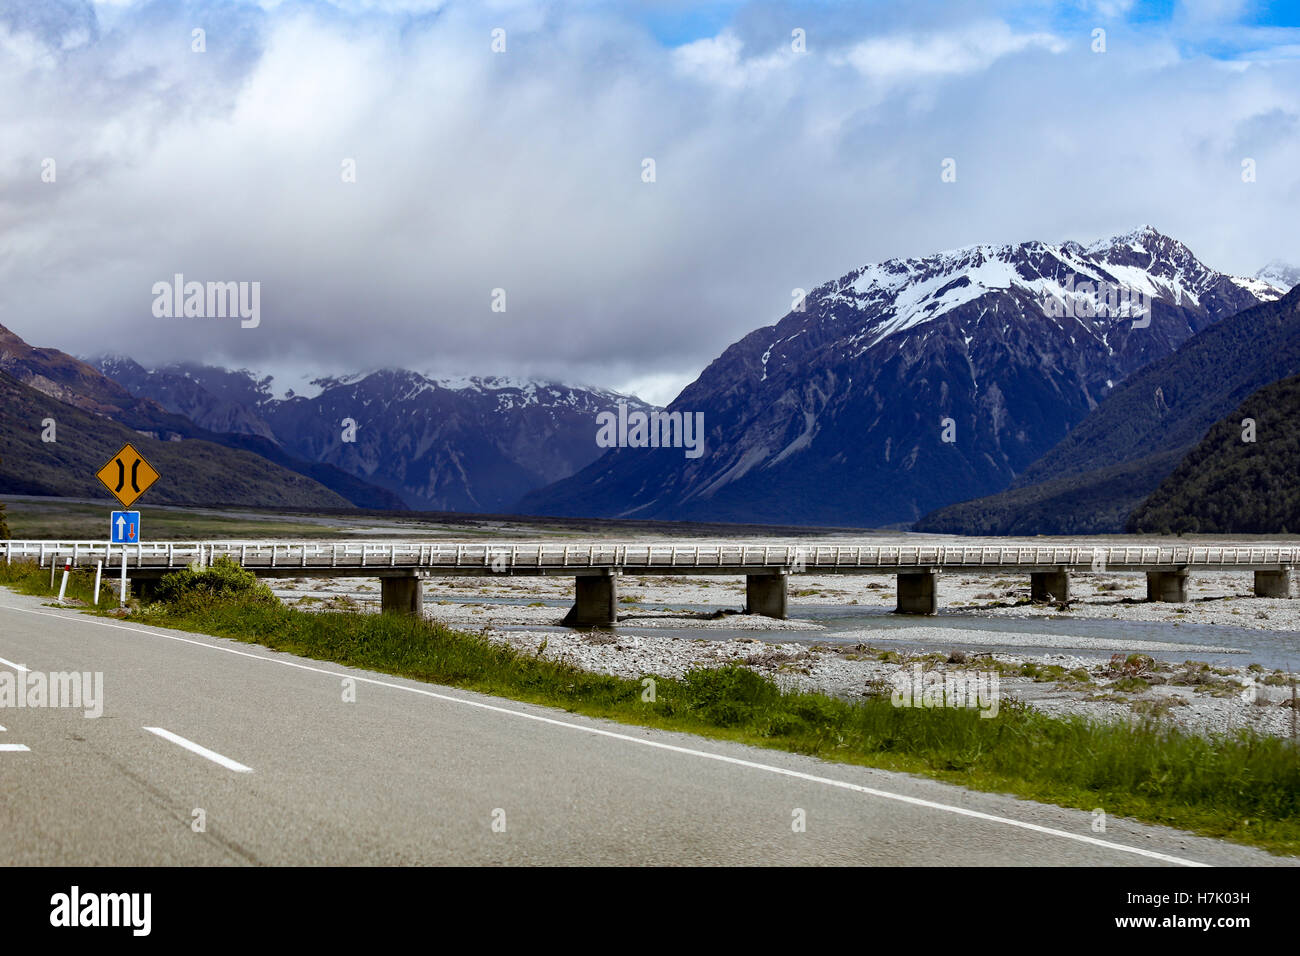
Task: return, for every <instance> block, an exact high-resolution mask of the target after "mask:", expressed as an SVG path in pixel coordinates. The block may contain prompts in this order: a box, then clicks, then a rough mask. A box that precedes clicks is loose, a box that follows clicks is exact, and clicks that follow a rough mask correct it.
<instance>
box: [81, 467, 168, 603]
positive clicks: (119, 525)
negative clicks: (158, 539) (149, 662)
mask: <svg viewBox="0 0 1300 956" xmlns="http://www.w3.org/2000/svg"><path fill="white" fill-rule="evenodd" d="M95 477H96V478H98V479H99V480H100V481H101V482H103V483H104V487H105V488H107V489H108V490H109V491H110V492H112V493H113V497H114V498H116V499H117V500H118V501H120V502H121V503H122V507H123V508H129V507H131V505H133V504H135V503H136V501H138V500H139V498H140V496H141V495H143V494H144V493H145V492H146V491H148V490H149V489H150V488H151V487H153V483H154V482H155V481H157V480H158V479H159V477H161V476H160V475H159V474H158V472H157V471H155V470H154V467H153V465H151V464H149V462H147V461H145V459H144V456H143V455H141V454H140V453H139V452H138V451H136V450H135V448H134V446H132V445H131V444H130V443H129V442H128V443H127V444H125V445H123V446H122V450H121V451H119V452H118V453H117V454H116V455H114V456H113V458H112V460H110V461H109V462H108V464H106V465H104V467H103V468H101V469H99V471H97V472H96V473H95ZM108 540H109V548H108V554H106V555H105V561H106V562H107V560H108V558H109V556H110V555H111V554H112V551H113V547H112V546H113V545H115V544H120V545H121V546H122V586H121V591H120V592H119V593H118V600H119V604H118V606H119V607H126V548H127V545H131V544H139V543H140V512H138V511H114V512H113V513H112V514H111V515H110V516H109V523H108ZM138 563H139V562H138V561H137V565H138Z"/></svg>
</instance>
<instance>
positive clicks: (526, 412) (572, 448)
mask: <svg viewBox="0 0 1300 956" xmlns="http://www.w3.org/2000/svg"><path fill="white" fill-rule="evenodd" d="M95 363H96V365H97V366H98V367H99V368H101V369H103V370H104V372H105V373H106V374H109V375H111V376H113V377H114V378H115V379H117V381H119V382H121V383H122V384H123V385H124V386H125V387H126V388H127V389H129V390H130V391H131V392H132V393H134V394H135V395H137V396H139V397H142V398H144V397H147V398H150V399H153V400H155V401H157V402H159V403H161V404H162V405H163V406H165V407H166V408H168V409H171V410H173V411H183V412H185V414H187V415H189V416H191V417H193V418H194V419H195V420H196V421H198V422H200V423H202V424H205V425H206V426H207V427H213V426H215V425H220V426H222V427H226V428H229V429H231V430H233V431H241V432H243V433H245V434H247V435H250V436H258V437H261V436H269V437H270V438H272V439H273V440H274V441H276V442H277V443H278V444H279V445H280V446H281V447H282V448H283V449H284V450H285V451H287V452H289V453H291V454H293V455H295V456H297V457H299V458H303V459H307V460H309V461H313V462H321V463H324V464H327V465H331V466H335V467H337V468H340V469H342V470H344V471H345V472H347V473H348V474H350V475H353V476H356V477H357V478H360V479H362V480H364V481H365V482H367V483H368V484H371V485H375V486H379V487H381V488H384V489H387V490H388V491H390V492H391V493H393V494H395V495H400V496H401V498H402V499H403V500H404V501H405V502H406V503H407V504H408V505H409V506H411V507H413V508H417V509H424V510H437V511H469V512H503V511H506V510H508V509H509V508H510V506H511V505H513V504H514V503H515V502H516V501H518V500H519V498H520V497H521V496H522V495H523V494H525V493H526V492H528V491H530V490H533V489H535V488H538V487H541V486H543V485H546V484H549V483H551V482H553V481H556V480H558V479H560V478H563V477H565V476H567V475H570V474H572V473H573V472H575V471H577V470H579V469H580V468H582V467H584V466H585V465H587V464H589V463H590V462H592V461H593V460H595V458H596V457H597V456H598V455H599V454H600V452H601V449H600V448H599V447H598V446H597V444H596V432H597V426H596V416H597V415H598V414H599V413H600V412H601V411H608V410H613V409H615V408H616V407H617V405H618V404H619V403H623V404H625V405H627V406H628V407H629V408H631V409H639V410H650V409H651V408H652V406H650V405H647V404H645V403H643V402H641V401H640V400H638V399H636V398H634V397H632V396H627V395H621V394H618V393H616V392H612V391H608V390H605V389H598V388H586V387H580V386H571V385H563V384H560V383H556V382H538V381H525V380H516V379H507V378H490V377H488V378H463V379H458V380H448V379H435V378H431V377H428V376H425V375H422V374H420V373H418V372H412V371H407V370H402V369H382V370H379V371H375V372H370V373H366V374H359V375H352V376H346V377H341V378H329V377H326V378H320V379H316V380H315V381H313V382H311V383H310V384H309V386H307V389H306V390H304V391H302V392H301V393H299V394H295V393H293V392H292V391H289V392H287V393H284V394H283V395H280V394H277V393H276V391H275V390H274V389H273V379H272V378H270V377H269V376H259V375H256V374H254V373H253V372H250V371H248V370H246V369H241V370H236V371H231V370H228V369H223V368H216V367H212V366H201V365H193V364H190V365H171V366H165V367H162V368H158V369H145V368H143V367H141V366H140V365H138V364H136V363H134V362H131V361H129V360H126V359H122V358H121V357H114V356H106V357H102V358H99V359H96V360H95ZM301 388H302V387H301V386H300V389H301ZM349 421H350V422H352V423H354V427H352V428H349V427H348V425H347V423H348V422H349Z"/></svg>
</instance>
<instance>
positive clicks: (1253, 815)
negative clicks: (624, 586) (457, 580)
mask: <svg viewBox="0 0 1300 956" xmlns="http://www.w3.org/2000/svg"><path fill="white" fill-rule="evenodd" d="M74 579H75V580H74V584H73V585H72V586H71V587H70V593H71V594H72V595H73V596H76V597H78V598H81V599H82V600H86V601H88V600H89V587H90V578H88V576H87V575H85V574H78V575H74ZM0 583H3V584H7V585H9V586H11V587H14V588H15V589H17V590H20V591H23V592H26V593H29V594H46V593H48V588H49V572H48V570H46V571H41V570H38V569H35V568H33V567H32V566H30V565H27V566H23V565H14V566H12V567H6V566H3V565H0ZM134 619H136V620H139V621H141V622H143V623H149V624H157V625H161V626H167V627H172V628H177V629H181V630H188V631H194V632H199V633H204V634H212V635H219V636H222V637H228V638H233V639H235V640H239V641H244V642H247V643H255V644H260V645H263V646H265V647H269V648H273V649H275V650H279V651H287V652H289V653H292V654H297V655H299V656H302V657H309V658H313V659H316V660H321V661H333V662H336V663H338V664H345V665H348V666H352V667H361V668H366V669H369V670H374V671H379V672H381V673H386V674H393V675H398V676H402V677H408V678H413V679H415V680H422V681H429V682H434V683H439V684H446V685H450V686H455V687H462V688H465V689H468V690H474V691H479V692H482V693H486V694H492V695H496V696H500V697H508V698H512V699H514V700H520V701H527V702H530V703H534V704H541V705H545V706H549V707H559V708H563V709H564V710H567V711H570V712H572V713H579V714H584V715H587V716H591V717H600V718H607V719H611V720H616V721H621V722H623V723H628V724H637V725H642V726H649V727H657V728H662V729H665V730H676V731H685V732H688V733H693V734H700V735H703V736H708V737H714V738H718V739H725V740H734V741H740V742H743V743H747V744H753V745H757V746H760V747H769V748H774V749H780V750H786V751H791V752H794V753H802V754H810V755H814V756H817V757H822V758H825V759H828V760H835V761H841V762H845V763H854V764H863V765H867V766H872V767H881V768H884V769H889V770H900V771H907V772H912V773H919V774H924V775H927V776H930V777H934V778H937V779H940V780H944V781H948V782H952V783H957V784H963V785H965V786H968V787H972V788H974V789H977V790H986V791H995V792H1005V793H1012V794H1015V795H1017V796H1021V797H1025V798H1028V799H1033V800H1039V801H1043V802H1047V803H1054V804H1058V805H1061V806H1068V807H1076V808H1080V809H1084V810H1093V809H1095V808H1098V807H1100V808H1102V809H1103V810H1105V812H1106V813H1107V814H1108V815H1110V816H1123V817H1131V818H1134V819H1138V820H1142V821H1146V822H1149V823H1157V824H1164V825H1167V826H1173V827H1179V828H1182V829H1186V830H1190V831H1193V832H1196V833H1199V834H1202V835H1205V836H1211V837H1220V838H1226V839H1230V840H1234V841H1238V842H1241V843H1247V844H1252V845H1255V846H1259V847H1262V848H1264V849H1267V850H1269V851H1271V852H1274V853H1280V854H1293V855H1294V854H1300V821H1298V820H1297V810H1298V809H1300V754H1298V752H1297V750H1296V748H1295V747H1294V746H1292V745H1291V744H1290V743H1289V742H1287V741H1283V740H1278V739H1275V738H1264V737H1257V736H1251V735H1248V734H1246V733H1245V732H1241V733H1239V734H1238V735H1236V736H1233V737H1221V738H1214V739H1207V738H1203V737H1200V736H1196V735H1192V734H1187V733H1183V732H1180V731H1178V730H1177V729H1174V728H1170V727H1167V726H1162V725H1160V724H1159V723H1156V722H1148V723H1144V724H1142V725H1140V726H1129V725H1124V724H1106V723H1098V722H1095V721H1089V720H1085V719H1083V718H1055V717H1047V716H1045V715H1043V714H1041V713H1039V712H1036V711H1034V710H1032V709H1029V708H1025V707H1022V706H1017V705H1015V704H1012V703H1010V702H1008V701H1003V703H1002V706H1001V709H1000V711H999V714H998V716H997V717H996V718H993V719H986V718H981V717H979V716H978V712H976V711H973V710H966V709H943V708H934V709H919V708H905V707H894V706H893V705H892V704H891V703H890V701H889V699H888V698H887V697H881V698H869V699H867V700H865V701H853V702H850V701H845V700H840V699H837V698H834V697H830V696H827V695H823V694H814V693H783V692H782V691H781V690H780V689H779V688H777V686H776V685H775V684H773V683H772V682H771V681H769V680H767V679H765V678H763V677H761V676H759V675H757V674H755V673H753V672H752V671H750V670H748V669H745V668H740V667H734V666H728V667H723V668H719V669H716V670H696V671H693V672H691V673H690V674H688V675H686V677H685V678H683V679H681V680H673V679H668V678H655V679H654V682H655V683H654V700H653V701H648V700H646V699H645V698H646V696H647V694H646V687H645V686H644V684H643V682H642V681H639V680H628V679H623V678H618V677H609V676H604V675H600V674H592V673H588V672H586V671H582V670H579V669H577V668H575V667H572V666H570V665H566V664H561V663H556V662H553V661H547V660H543V659H541V658H538V657H534V656H532V655H528V654H523V653H520V652H518V651H515V650H513V649H510V648H508V647H505V646H502V645H500V644H496V643H493V642H491V641H489V640H486V639H485V638H482V637H479V636H476V635H471V634H463V633H459V632H456V631H451V630H448V629H447V628H444V627H442V626H440V625H438V624H436V623H433V622H430V621H425V620H415V619H409V618H403V617H398V616H388V615H377V614H356V613H317V612H306V611H299V610H294V609H292V608H289V607H285V606H283V605H281V604H279V603H278V602H270V601H267V600H266V599H264V598H263V599H257V598H245V599H235V600H229V599H226V600H217V599H212V598H204V599H201V600H195V601H189V602H185V603H182V604H181V605H179V606H172V605H165V604H155V605H152V606H150V607H148V608H144V609H140V610H138V611H137V612H136V614H135V615H134Z"/></svg>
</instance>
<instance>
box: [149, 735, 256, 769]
mask: <svg viewBox="0 0 1300 956" xmlns="http://www.w3.org/2000/svg"><path fill="white" fill-rule="evenodd" d="M144 729H145V730H147V731H149V733H151V734H157V735H158V736H159V737H161V738H162V739H163V740H170V741H171V742H172V743H174V744H176V745H177V746H178V747H184V748H185V749H186V750H188V751H190V752H192V753H196V754H198V755H199V756H200V757H205V758H206V759H208V760H211V761H212V762H213V763H215V764H220V765H221V766H223V767H225V768H226V769H227V770H233V771H235V773H252V772H253V768H252V767H245V766H244V765H243V764H242V763H240V762H239V761H238V760H231V759H230V758H229V757H223V756H222V755H221V754H219V753H217V752H216V751H215V750H209V749H208V748H207V747H202V746H200V745H199V744H196V743H195V742H194V741H192V740H186V739H185V738H184V737H182V736H181V735H180V734H174V733H172V732H171V731H170V730H163V729H162V728H161V727H146V728H144Z"/></svg>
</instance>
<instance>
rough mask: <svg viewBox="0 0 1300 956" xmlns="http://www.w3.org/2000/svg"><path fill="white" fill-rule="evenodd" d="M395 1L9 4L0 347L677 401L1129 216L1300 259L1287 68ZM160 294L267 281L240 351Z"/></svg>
mask: <svg viewBox="0 0 1300 956" xmlns="http://www.w3.org/2000/svg"><path fill="white" fill-rule="evenodd" d="M0 2H2V0H0ZM416 6H418V5H412V4H406V3H403V4H401V9H400V10H399V9H397V8H396V7H395V6H393V7H390V6H385V5H383V4H370V5H368V6H367V8H366V9H364V10H362V9H360V8H359V7H357V8H352V7H346V6H339V5H336V6H332V7H331V6H329V5H324V4H310V5H309V4H303V3H293V2H287V0H286V2H285V3H281V4H278V5H273V4H264V5H260V6H259V5H254V4H244V5H237V4H226V3H223V4H206V3H201V2H194V3H191V4H189V5H183V6H182V5H175V6H173V5H165V4H154V3H146V4H138V5H131V6H121V7H118V6H114V7H112V8H105V7H97V8H93V9H92V8H90V7H89V5H87V4H76V3H65V4H63V5H62V6H57V7H56V6H50V7H46V8H44V9H45V11H46V12H45V13H43V14H42V17H41V18H38V19H37V20H32V19H31V18H30V17H28V16H27V15H26V14H18V13H15V11H17V10H19V9H20V8H19V6H17V5H14V4H7V5H0V103H3V104H4V106H3V107H2V108H3V110H4V123H5V130H6V135H5V136H4V137H3V139H0V222H2V223H4V226H3V229H4V231H3V233H0V236H2V238H0V323H3V324H4V325H6V326H8V327H10V328H12V329H14V330H15V331H16V332H18V333H19V334H22V335H24V336H25V337H27V338H29V339H30V340H33V341H35V342H36V343H38V344H42V345H51V346H56V347H60V348H64V349H67V350H69V351H74V352H78V353H81V354H87V353H92V352H96V351H100V350H113V351H123V352H128V353H131V354H134V355H135V356H137V357H138V358H139V359H140V360H142V361H146V362H148V361H166V360H179V359H187V360H197V361H218V362H227V363H231V364H234V365H236V366H239V365H246V366H248V367H251V368H260V367H273V368H295V369H304V370H308V369H313V368H314V369H319V371H320V372H322V373H326V372H328V373H341V372H346V371H349V370H353V369H360V368H371V367H380V366H386V365H394V366H406V367H412V368H420V369H430V370H432V371H435V372H439V373H441V374H447V375H458V374H484V375H490V374H506V375H519V374H536V375H543V376H548V377H553V378H559V379H564V380H569V381H576V382H587V383H592V384H604V385H609V386H626V385H628V384H634V385H636V386H637V387H639V388H643V389H644V390H645V391H646V392H647V395H648V396H650V395H651V394H653V397H654V398H656V399H658V400H663V398H664V397H665V396H666V395H667V393H668V392H670V391H673V390H674V389H676V388H677V387H678V383H681V382H684V381H688V380H689V379H690V378H691V377H693V376H694V375H695V374H697V373H698V372H699V371H700V370H701V369H702V368H703V367H704V366H705V365H707V364H708V362H710V361H711V360H712V359H713V358H715V357H716V356H717V355H718V354H720V353H721V352H722V350H723V349H724V348H726V347H727V346H728V345H729V344H730V343H731V342H733V341H735V340H736V339H738V338H740V337H741V336H743V335H744V334H746V333H748V332H749V331H751V330H753V329H754V328H756V327H758V326H760V325H765V324H769V323H771V322H774V321H776V320H777V319H779V318H780V317H781V316H782V315H784V314H785V313H786V312H787V311H789V309H790V307H791V301H792V295H793V290H794V289H796V288H804V289H811V288H813V287H815V286H816V285H819V284H820V283H822V282H825V281H828V280H830V279H832V278H835V277H837V276H839V275H842V274H843V273H845V272H847V271H849V270H850V269H854V268H857V267H859V266H861V265H863V264H865V263H867V262H871V261H876V260H880V259H884V258H889V257H893V256H899V255H915V254H925V253H929V252H932V251H935V250H938V249H947V248H952V247H954V246H958V245H962V244H965V243H969V242H977V241H989V242H1000V241H1017V240H1023V239H1030V238H1042V239H1046V240H1056V239H1063V238H1078V239H1082V240H1087V239H1091V238H1094V237H1097V236H1101V235H1109V234H1114V233H1117V232H1121V231H1124V230H1125V229H1127V228H1130V227H1132V226H1134V225H1136V224H1139V223H1142V222H1148V221H1150V222H1156V223H1160V224H1161V226H1162V228H1164V229H1166V230H1168V231H1169V232H1171V233H1173V234H1174V235H1176V236H1178V237H1179V238H1180V239H1183V240H1184V241H1186V242H1187V243H1188V244H1189V245H1190V246H1191V248H1192V249H1193V250H1194V251H1196V252H1197V253H1198V254H1200V255H1201V256H1202V258H1204V259H1205V260H1206V261H1207V262H1208V263H1210V264H1211V265H1214V266H1216V267H1220V268H1226V269H1233V270H1237V271H1254V269H1256V268H1258V267H1259V266H1260V265H1262V264H1263V263H1264V262H1267V261H1268V260H1270V259H1274V258H1282V259H1290V260H1292V261H1300V249H1296V248H1295V245H1294V244H1295V242H1296V240H1295V234H1294V228H1293V226H1292V223H1293V222H1294V220H1295V218H1296V213H1297V211H1300V143H1297V138H1298V137H1300V132H1298V131H1297V127H1296V125H1295V122H1294V116H1295V114H1296V108H1295V97H1294V90H1295V89H1296V88H1297V87H1298V86H1300V63H1297V62H1296V61H1295V60H1293V59H1286V58H1285V57H1270V58H1267V59H1266V60H1260V61H1251V62H1245V63H1243V64H1237V65H1236V67H1235V68H1233V69H1229V68H1226V67H1225V66H1224V64H1223V63H1221V62H1218V61H1215V60H1211V59H1207V58H1204V57H1199V56H1183V55H1180V53H1179V49H1178V44H1177V42H1176V41H1177V37H1176V36H1174V35H1172V34H1170V33H1169V32H1168V31H1167V30H1164V29H1162V30H1154V29H1150V30H1146V29H1144V30H1138V29H1137V28H1134V27H1125V26H1124V25H1122V24H1120V25H1114V26H1112V27H1110V28H1109V52H1107V53H1105V54H1094V53H1092V52H1091V51H1090V49H1089V40H1090V38H1089V33H1090V30H1091V26H1092V25H1091V23H1088V24H1085V25H1081V26H1070V25H1069V24H1066V25H1062V24H1059V23H1053V24H1048V23H1032V22H1031V23H1026V22H1022V20H1017V21H1016V22H1015V23H1014V24H1013V23H1012V21H1011V19H1010V18H1009V17H1006V16H1001V15H999V13H998V11H997V10H996V9H995V8H993V7H992V6H989V5H984V4H981V5H979V6H978V8H977V9H974V10H973V12H972V13H971V15H970V17H969V18H967V19H962V18H960V17H955V16H954V15H952V14H951V13H950V12H947V13H943V15H939V14H938V13H936V12H935V10H934V9H932V8H930V7H928V6H926V5H910V4H896V5H882V6H880V7H879V8H877V9H876V13H875V15H873V17H872V18H871V21H870V22H860V21H861V20H862V18H852V17H848V16H847V15H846V14H844V13H843V12H842V11H840V10H838V9H836V8H833V7H826V8H822V7H815V8H797V9H794V10H793V12H792V11H791V10H790V9H786V8H783V7H780V6H774V5H770V4H761V5H757V6H745V7H741V8H739V9H738V10H737V11H736V14H735V16H734V17H733V18H732V20H731V22H730V23H729V25H727V26H726V27H724V28H722V29H720V30H718V31H717V32H716V33H714V34H713V35H711V36H708V37H705V38H703V39H694V40H691V41H689V42H686V43H680V44H677V45H671V44H665V43H662V42H660V41H659V40H658V39H657V34H656V32H654V31H652V30H651V29H650V28H649V27H648V26H647V25H646V23H644V22H643V21H642V20H641V19H639V18H638V16H637V13H636V11H637V8H636V7H635V6H629V5H622V4H582V5H565V4H558V5H518V4H503V5H500V6H497V7H493V8H483V7H480V6H477V5H470V4H466V3H456V2H448V3H445V4H442V5H438V6H436V9H434V8H433V7H432V6H430V7H429V8H428V9H423V8H422V9H421V10H416ZM21 7H22V8H23V9H25V8H26V5H21ZM87 10H90V11H91V13H90V15H89V17H88V15H87ZM819 18H821V19H819ZM197 23H201V24H202V26H203V28H204V29H205V30H206V44H207V50H206V52H205V53H194V52H192V49H191V30H192V29H193V28H194V26H195V24H197ZM795 27H800V28H804V29H806V31H807V52H806V53H797V52H795V51H794V50H793V49H792V48H791V45H790V39H791V36H790V34H791V30H792V29H794V28H795ZM496 28H501V29H504V30H505V31H506V38H507V44H506V52H505V53H500V54H498V53H494V52H492V46H491V44H492V36H491V31H492V30H493V29H496ZM81 36H84V37H85V39H84V40H78V41H77V42H75V43H71V44H70V43H68V42H67V41H68V38H69V37H81ZM1269 43H1270V45H1271V46H1272V47H1275V48H1279V49H1280V48H1283V47H1285V45H1286V44H1287V43H1290V44H1292V45H1294V44H1296V43H1300V36H1297V35H1295V31H1291V32H1290V33H1288V32H1287V31H1273V32H1270V33H1269ZM1259 48H1261V49H1262V48H1263V47H1259ZM1245 156H1249V157H1252V158H1254V159H1255V160H1256V161H1257V167H1258V170H1259V176H1258V181H1257V182H1256V183H1253V184H1250V185H1246V184H1243V183H1242V182H1241V181H1240V175H1239V172H1240V163H1241V159H1242V158H1243V157H1245ZM47 158H48V159H54V160H55V161H56V162H57V169H58V177H57V181H56V182H55V183H45V182H42V180H41V172H42V163H43V161H44V160H45V159H47ZM945 158H953V159H955V160H956V164H957V170H958V179H957V182H956V183H942V182H941V181H940V176H939V174H940V163H941V162H942V160H943V159H945ZM646 159H653V160H654V162H655V170H656V176H655V181H654V182H645V181H643V178H642V176H643V168H644V167H643V163H644V160H646ZM348 161H352V162H354V163H355V170H356V181H355V182H347V181H345V177H344V175H343V173H344V171H345V166H344V164H345V162H348ZM176 273H183V274H184V275H185V276H186V277H187V278H190V279H194V280H199V281H209V280H211V281H224V280H232V281H259V282H261V283H262V322H261V325H260V326H259V327H258V328H257V329H249V330H244V329H240V328H239V324H238V322H230V321H221V320H205V319H176V320H163V319H157V318H155V317H154V316H153V315H152V313H151V303H152V296H151V291H150V290H151V288H152V285H153V284H154V283H155V282H158V281H164V280H170V278H171V277H172V276H173V275H174V274H176ZM496 289H502V290H504V292H505V301H506V310H505V311H504V312H498V311H493V309H492V304H493V301H494V290H496ZM668 397H671V396H668Z"/></svg>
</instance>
